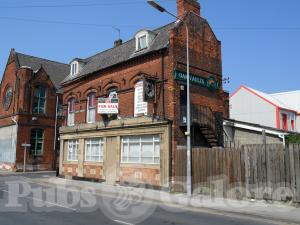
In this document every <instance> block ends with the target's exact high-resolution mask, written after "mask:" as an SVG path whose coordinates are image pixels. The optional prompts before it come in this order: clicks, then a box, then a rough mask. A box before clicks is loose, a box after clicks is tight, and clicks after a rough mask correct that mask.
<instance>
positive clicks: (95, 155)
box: [85, 139, 103, 162]
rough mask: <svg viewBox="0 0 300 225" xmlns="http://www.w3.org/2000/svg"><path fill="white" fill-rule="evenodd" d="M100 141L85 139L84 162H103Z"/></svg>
mask: <svg viewBox="0 0 300 225" xmlns="http://www.w3.org/2000/svg"><path fill="white" fill-rule="evenodd" d="M100 140H102V139H87V140H86V142H85V143H86V145H85V146H86V150H85V160H86V161H97V162H99V161H102V160H103V148H102V145H101V144H100Z"/></svg>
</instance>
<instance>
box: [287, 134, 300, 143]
mask: <svg viewBox="0 0 300 225" xmlns="http://www.w3.org/2000/svg"><path fill="white" fill-rule="evenodd" d="M286 141H287V143H289V144H300V134H291V135H288V136H287V138H286Z"/></svg>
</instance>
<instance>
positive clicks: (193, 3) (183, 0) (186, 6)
mask: <svg viewBox="0 0 300 225" xmlns="http://www.w3.org/2000/svg"><path fill="white" fill-rule="evenodd" d="M176 2H177V13H178V17H179V18H181V19H182V18H183V17H184V15H185V14H186V13H188V12H190V11H192V12H194V13H196V14H197V15H199V16H200V3H199V1H198V0H176Z"/></svg>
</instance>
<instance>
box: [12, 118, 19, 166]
mask: <svg viewBox="0 0 300 225" xmlns="http://www.w3.org/2000/svg"><path fill="white" fill-rule="evenodd" d="M11 120H12V121H13V122H14V123H15V124H16V139H15V149H16V152H15V165H16V164H17V147H18V146H17V144H18V129H19V124H18V121H17V120H16V118H15V117H11ZM16 166H17V165H16Z"/></svg>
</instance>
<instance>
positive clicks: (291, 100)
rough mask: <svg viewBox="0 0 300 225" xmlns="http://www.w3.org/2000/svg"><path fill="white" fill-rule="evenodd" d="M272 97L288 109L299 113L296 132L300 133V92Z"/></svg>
mask: <svg viewBox="0 0 300 225" xmlns="http://www.w3.org/2000/svg"><path fill="white" fill-rule="evenodd" d="M271 96H272V97H274V98H276V99H278V100H279V101H281V102H284V103H285V104H286V105H287V106H288V107H290V108H292V109H294V110H296V111H297V115H296V130H297V131H298V132H300V90H298V91H290V92H281V93H275V94H271Z"/></svg>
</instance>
